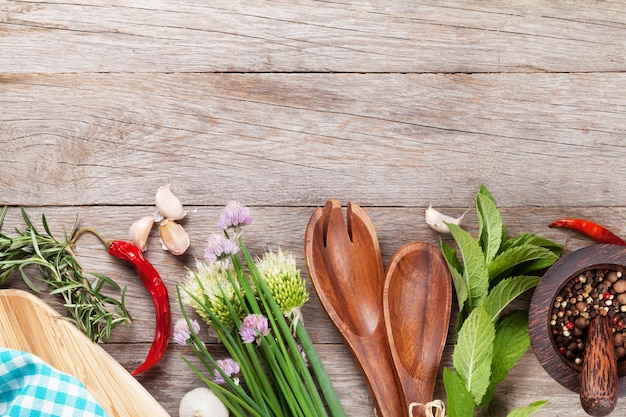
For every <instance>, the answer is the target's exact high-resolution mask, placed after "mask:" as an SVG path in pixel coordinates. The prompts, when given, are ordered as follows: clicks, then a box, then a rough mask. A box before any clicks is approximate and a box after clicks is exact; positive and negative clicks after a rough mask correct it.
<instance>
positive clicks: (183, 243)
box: [159, 219, 189, 255]
mask: <svg viewBox="0 0 626 417" xmlns="http://www.w3.org/2000/svg"><path fill="white" fill-rule="evenodd" d="M159 235H160V236H161V246H162V247H163V249H165V250H168V251H170V252H171V253H172V254H173V255H182V254H183V253H185V251H186V250H187V248H188V247H189V235H187V232H185V229H183V227H182V226H181V225H180V224H178V223H176V222H174V221H171V220H169V219H165V220H163V221H162V222H161V223H160V224H159Z"/></svg>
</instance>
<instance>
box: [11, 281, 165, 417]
mask: <svg viewBox="0 0 626 417" xmlns="http://www.w3.org/2000/svg"><path fill="white" fill-rule="evenodd" d="M0 346H3V347H7V348H11V349H19V350H21V351H24V352H30V353H32V354H34V355H36V356H39V357H40V358H41V359H43V360H44V361H45V362H47V363H48V364H49V365H51V366H53V367H54V368H56V369H58V370H60V371H63V372H65V373H67V374H70V375H73V376H75V377H76V378H78V379H79V380H80V381H82V382H83V384H85V387H87V390H88V391H89V392H90V393H91V395H92V396H93V397H94V398H95V399H96V401H97V402H98V404H100V405H101V406H102V408H104V409H105V410H106V412H107V413H108V414H109V416H110V417H140V416H149V417H161V416H169V414H168V413H167V412H166V411H165V410H164V409H163V408H162V407H161V405H159V403H158V402H157V401H156V400H155V399H154V398H153V397H152V396H151V395H150V394H149V393H148V391H146V389H145V388H144V387H143V386H142V385H141V384H140V383H139V382H138V381H137V380H136V379H135V378H134V377H133V376H131V375H130V373H129V372H128V371H126V369H124V367H122V365H120V364H119V363H118V362H117V361H116V360H115V359H113V358H112V357H111V356H110V355H109V354H108V353H107V352H106V351H105V350H104V349H103V348H102V347H101V346H99V345H97V344H96V343H93V342H92V341H91V340H89V338H88V337H87V336H86V335H85V334H84V333H82V332H81V331H80V330H78V329H77V328H76V327H75V326H74V325H73V324H72V323H71V322H69V321H67V320H66V319H64V318H62V317H61V315H60V314H59V313H58V312H56V311H55V310H53V309H52V308H51V307H50V306H48V305H47V304H46V303H45V302H44V301H42V300H41V299H39V298H38V297H37V296H35V295H34V294H31V293H28V292H26V291H22V290H13V289H8V290H0Z"/></svg>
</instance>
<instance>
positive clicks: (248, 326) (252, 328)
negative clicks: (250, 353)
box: [239, 314, 270, 345]
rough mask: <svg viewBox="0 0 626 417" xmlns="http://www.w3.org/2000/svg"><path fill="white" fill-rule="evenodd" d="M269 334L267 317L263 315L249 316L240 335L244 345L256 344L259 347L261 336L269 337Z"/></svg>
mask: <svg viewBox="0 0 626 417" xmlns="http://www.w3.org/2000/svg"><path fill="white" fill-rule="evenodd" d="M269 333H270V328H269V325H268V323H267V317H265V316H263V315H261V314H248V315H247V316H246V317H245V318H244V319H243V322H242V323H241V329H239V335H240V336H241V340H243V342H244V343H252V342H256V344H257V345H260V344H261V336H267V335H268V334H269Z"/></svg>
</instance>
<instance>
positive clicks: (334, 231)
mask: <svg viewBox="0 0 626 417" xmlns="http://www.w3.org/2000/svg"><path fill="white" fill-rule="evenodd" d="M324 219H325V230H326V239H325V240H326V247H327V248H339V247H343V246H344V245H348V244H350V243H351V241H350V236H349V235H348V228H347V227H346V222H345V220H344V218H343V212H342V210H341V203H340V202H339V200H329V201H328V202H327V203H326V206H325V207H324Z"/></svg>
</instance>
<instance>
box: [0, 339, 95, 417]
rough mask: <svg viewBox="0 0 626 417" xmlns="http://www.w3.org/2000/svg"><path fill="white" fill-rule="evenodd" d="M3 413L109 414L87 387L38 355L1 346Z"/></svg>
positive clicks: (38, 416) (52, 416) (47, 416)
mask: <svg viewBox="0 0 626 417" xmlns="http://www.w3.org/2000/svg"><path fill="white" fill-rule="evenodd" d="M0 416H2V417H18V416H19V417H26V416H29V417H75V416H82V417H106V416H107V414H106V413H105V412H104V410H103V409H102V407H100V406H99V405H98V404H97V403H96V401H95V400H94V399H93V397H92V396H91V394H89V392H87V390H86V389H85V386H84V385H83V384H82V383H81V382H80V381H79V380H78V379H76V378H74V377H73V376H71V375H68V374H65V373H63V372H60V371H58V370H56V369H54V368H52V367H51V366H49V365H48V364H46V363H45V362H44V361H42V360H41V359H40V358H39V357H37V356H34V355H32V354H30V353H26V352H22V351H19V350H14V349H5V348H0Z"/></svg>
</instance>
